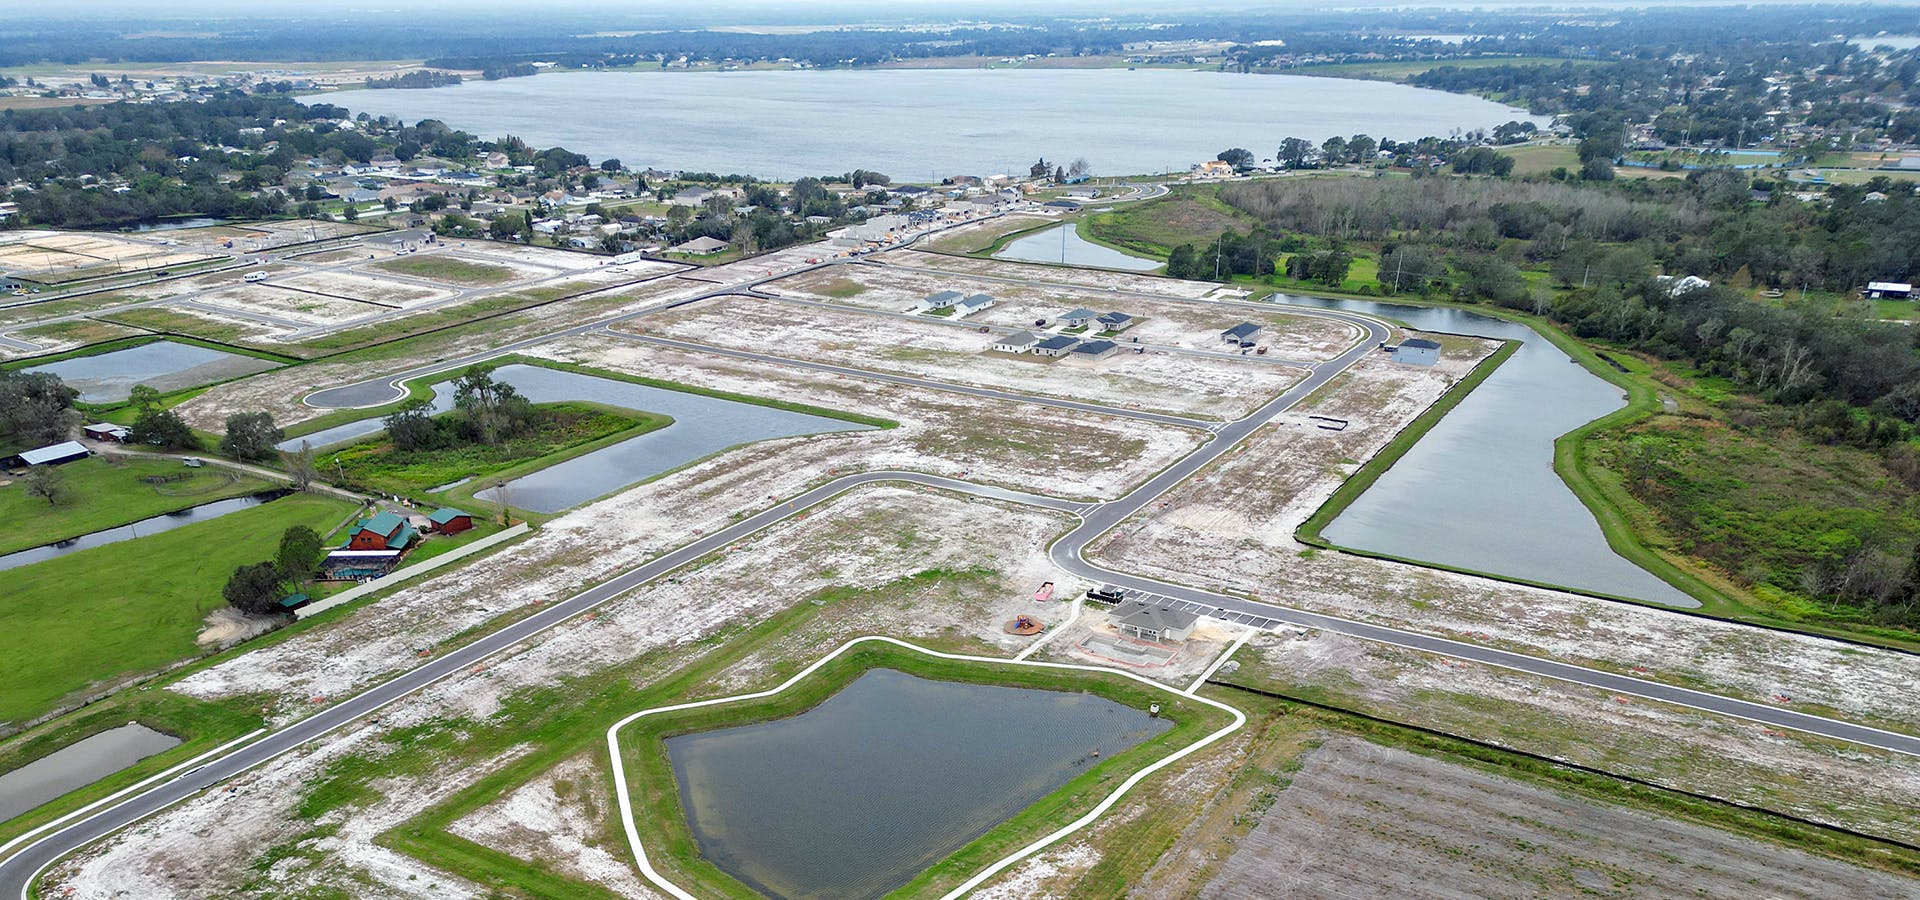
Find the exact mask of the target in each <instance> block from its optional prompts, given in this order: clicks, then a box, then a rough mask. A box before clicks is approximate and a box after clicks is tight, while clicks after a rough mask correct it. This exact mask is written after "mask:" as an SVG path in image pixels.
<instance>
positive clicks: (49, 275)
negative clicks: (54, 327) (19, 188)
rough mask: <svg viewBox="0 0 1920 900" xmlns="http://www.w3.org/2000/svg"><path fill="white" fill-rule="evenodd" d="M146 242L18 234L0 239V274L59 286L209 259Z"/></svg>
mask: <svg viewBox="0 0 1920 900" xmlns="http://www.w3.org/2000/svg"><path fill="white" fill-rule="evenodd" d="M210 258H211V256H210V255H208V254H205V253H200V252H197V251H192V250H184V249H180V248H175V247H169V246H166V245H164V244H159V243H156V242H153V241H148V240H134V239H132V238H123V237H120V236H117V235H111V234H98V233H94V232H79V231H19V232H12V233H9V234H6V235H4V236H0V272H5V273H7V274H10V275H15V276H19V277H22V278H28V279H32V280H34V281H39V282H44V283H54V284H57V283H62V282H67V281H76V280H79V279H82V278H92V277H95V276H99V275H111V274H114V273H116V272H141V271H148V270H152V269H158V268H163V267H166V266H173V265H185V264H187V263H193V262H199V261H202V260H205V259H210Z"/></svg>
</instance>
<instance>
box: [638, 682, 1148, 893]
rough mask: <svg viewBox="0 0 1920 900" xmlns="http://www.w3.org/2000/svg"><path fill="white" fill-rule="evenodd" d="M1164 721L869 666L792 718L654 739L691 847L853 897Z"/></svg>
mask: <svg viewBox="0 0 1920 900" xmlns="http://www.w3.org/2000/svg"><path fill="white" fill-rule="evenodd" d="M1171 727H1172V723H1170V722H1168V721H1166V720H1165V719H1157V718H1153V717H1152V716H1149V715H1148V714H1147V713H1146V711H1144V710H1138V709H1132V708H1129V707H1126V706H1123V705H1121V704H1118V703H1115V702H1113V701H1111V700H1107V699H1104V698H1101V697H1096V696H1093V695H1091V694H1076V693H1065V692H1060V691H1043V690H1031V689H1023V688H1009V687H997V686H992V685H976V684H957V683H953V682H945V681H929V680H927V679H924V678H916V677H914V676H912V675H907V674H904V673H902V672H898V671H894V670H891V669H875V670H873V671H870V672H868V673H866V674H864V675H862V676H860V677H859V678H858V679H857V680H855V681H854V682H853V683H852V684H850V685H848V686H847V687H846V688H845V689H844V690H842V691H840V692H839V693H837V694H835V695H833V696H832V697H830V698H828V699H827V700H826V702H824V703H821V704H820V705H819V706H816V707H814V708H813V709H811V710H808V711H807V712H805V713H803V714H801V715H798V716H793V717H790V718H785V719H778V720H775V721H771V722H763V723H759V724H755V725H744V726H740V727H737V728H726V729H721V730H716V731H706V732H699V733H696V734H689V735H682V736H680V737H675V738H670V739H668V741H667V742H666V743H667V753H668V756H669V758H670V759H671V760H672V763H673V772H674V777H675V778H676V779H677V780H678V781H679V784H680V803H681V806H682V807H683V808H684V809H685V810H686V811H687V817H688V821H689V824H690V825H691V826H692V829H693V834H694V837H695V839H696V840H697V841H698V842H699V845H700V852H701V854H702V855H703V856H705V857H706V858H707V859H708V860H710V861H712V862H713V863H714V864H715V865H717V866H719V867H720V868H721V869H723V870H725V871H726V872H727V873H728V874H731V875H733V876H734V877H736V878H738V879H740V880H741V881H742V882H745V883H746V884H748V885H751V886H752V887H754V888H755V889H757V890H760V891H761V892H763V893H766V894H768V895H769V896H772V897H778V898H782V900H801V898H807V900H814V898H819V900H827V898H834V900H841V898H845V900H856V898H869V897H879V896H881V895H883V894H885V893H887V892H888V891H891V890H893V889H894V888H897V887H899V886H900V885H902V884H905V883H906V882H907V881H909V880H911V879H912V878H913V877H914V876H915V875H917V874H919V873H920V872H921V871H922V870H924V869H926V868H927V867H928V866H931V865H933V864H934V863H936V862H938V861H940V860H941V859H943V858H945V857H947V856H948V855H950V854H952V853H953V852H954V851H956V850H958V849H960V848H961V847H964V846H966V844H967V843H968V842H970V841H972V840H973V839H974V838H976V837H979V836H980V835H981V834H983V833H985V832H986V831H987V830H988V829H990V828H992V827H993V826H994V825H997V824H999V823H1000V822H1003V821H1005V820H1006V819H1008V818H1010V817H1011V816H1013V815H1014V814H1015V813H1017V812H1019V811H1020V810H1021V809H1023V808H1025V807H1026V806H1028V805H1029V804H1031V803H1033V802H1034V801H1036V800H1038V799H1040V798H1041V797H1044V796H1046V795H1047V794H1048V793H1051V792H1052V791H1053V790H1054V789H1055V788H1058V787H1059V786H1060V785H1062V784H1065V783H1066V782H1067V781H1069V780H1071V779H1072V778H1073V777H1074V776H1076V775H1079V774H1080V773H1081V772H1083V771H1086V769H1087V768H1089V767H1091V766H1094V765H1097V764H1098V763H1099V761H1100V759H1101V758H1110V757H1112V756H1113V755H1114V754H1116V753H1118V752H1120V751H1122V750H1125V749H1127V748H1129V747H1132V746H1134V745H1135V744H1138V743H1140V742H1141V741H1144V740H1146V739H1148V738H1150V737H1152V736H1153V735H1156V734H1159V733H1160V732H1163V731H1165V730H1167V729H1168V728H1171ZM1096 750H1097V751H1099V752H1100V754H1101V756H1100V757H1094V756H1093V755H1092V754H1093V753H1094V751H1096Z"/></svg>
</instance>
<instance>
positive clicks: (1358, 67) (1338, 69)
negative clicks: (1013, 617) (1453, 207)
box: [1287, 56, 1602, 81]
mask: <svg viewBox="0 0 1920 900" xmlns="http://www.w3.org/2000/svg"><path fill="white" fill-rule="evenodd" d="M1569 62H1570V63H1573V64H1574V65H1576V66H1594V65H1601V64H1602V62H1601V61H1599V60H1583V59H1563V58H1560V57H1554V56H1473V57H1462V58H1460V59H1409V60H1382V61H1380V62H1356V63H1326V64H1323V65H1317V66H1300V67H1298V68H1293V69H1288V70H1287V74H1289V75H1326V76H1331V77H1334V78H1371V79H1377V80H1381V81H1406V80H1407V79H1409V78H1412V77H1413V76H1415V75H1419V74H1422V73H1424V72H1428V71H1431V70H1433V69H1438V68H1440V67H1442V66H1453V67H1455V68H1459V69H1487V68H1492V67H1494V66H1557V65H1560V64H1562V63H1569Z"/></svg>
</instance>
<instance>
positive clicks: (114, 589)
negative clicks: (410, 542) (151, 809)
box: [0, 494, 354, 721]
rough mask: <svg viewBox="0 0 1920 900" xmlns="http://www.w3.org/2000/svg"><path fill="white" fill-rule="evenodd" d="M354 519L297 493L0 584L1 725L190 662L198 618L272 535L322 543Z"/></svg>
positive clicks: (262, 555) (341, 507) (269, 545)
mask: <svg viewBox="0 0 1920 900" xmlns="http://www.w3.org/2000/svg"><path fill="white" fill-rule="evenodd" d="M353 509H354V506H353V504H351V503H348V502H346V501H344V500H337V499H334V498H332V497H326V496H320V495H313V494H296V495H294V496H290V497H285V498H282V499H280V500H275V501H273V502H272V503H267V504H263V505H261V506H255V507H251V508H249V509H243V510H239V511H237V512H232V513H228V514H227V515H224V516H220V517H219V518H215V519H209V520H207V521H205V522H196V523H194V524H192V525H186V526H182V527H180V528H176V529H173V530H172V531H167V532H162V533H160V534H156V535H152V536H150V537H143V538H138V539H135V540H130V541H121V542H119V543H116V544H108V545H106V546H103V547H95V548H92V549H89V550H82V551H79V552H77V553H71V554H68V555H66V556H62V557H59V558H58V559H50V560H47V561H46V562H40V563H34V564H33V565H28V566H22V567H20V568H17V569H13V570H10V571H8V572H7V573H6V582H7V597H6V602H5V603H0V634H5V635H7V639H8V645H9V647H10V648H11V649H10V652H8V653H5V654H0V684H5V685H7V689H6V690H4V691H0V721H19V720H22V719H29V718H32V717H33V716H36V715H39V714H41V713H43V712H45V711H47V710H48V709H50V708H52V707H54V706H55V705H57V704H58V703H59V702H60V701H61V700H63V699H65V698H68V697H70V696H72V695H75V694H78V693H81V692H84V691H86V690H88V689H89V688H91V687H93V686H96V685H100V684H103V683H107V682H112V681H114V680H117V679H120V678H124V677H126V676H129V675H133V674H137V673H140V672H147V671H151V670H153V669H157V668H160V667H162V666H165V665H168V664H170V663H174V662H178V661H180V660H182V659H187V658H190V657H192V656H193V655H194V654H195V653H196V652H197V650H198V647H197V646H196V645H195V644H194V636H195V635H197V634H199V632H200V629H201V627H202V621H201V620H202V619H203V618H204V617H205V616H206V614H207V613H209V612H211V611H212V610H214V609H215V608H217V607H220V606H222V605H224V604H225V602H226V601H225V600H223V599H221V596H220V589H221V588H222V587H223V586H225V585H226V583H227V578H228V576H231V575H232V574H233V570H234V569H235V568H238V567H239V566H242V565H246V564H248V563H255V562H259V561H261V560H264V559H271V558H272V557H273V553H274V549H275V548H276V547H278V546H279V543H280V534H281V532H283V531H285V530H286V529H287V528H289V527H291V526H294V525H305V526H307V527H309V528H312V529H313V530H315V531H318V532H320V533H321V534H322V535H325V534H327V533H328V532H330V531H332V530H333V528H334V527H335V526H336V525H339V524H340V523H341V521H342V520H343V519H345V518H346V516H347V515H348V514H349V513H350V512H352V511H353Z"/></svg>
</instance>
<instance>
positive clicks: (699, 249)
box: [672, 236, 731, 256]
mask: <svg viewBox="0 0 1920 900" xmlns="http://www.w3.org/2000/svg"><path fill="white" fill-rule="evenodd" d="M729 246H731V245H730V244H728V243H727V242H726V241H723V240H721V239H719V238H716V237H706V236H701V237H697V238H694V239H693V240H690V241H687V242H686V243H683V244H675V245H674V246H673V248H672V250H673V252H675V253H692V254H695V255H698V256H706V255H708V254H713V253H719V252H720V251H722V250H725V249H727V247H729Z"/></svg>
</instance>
